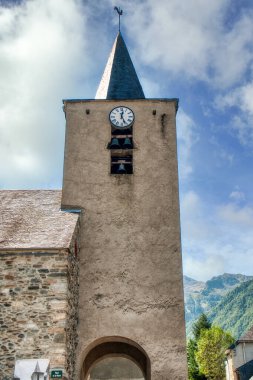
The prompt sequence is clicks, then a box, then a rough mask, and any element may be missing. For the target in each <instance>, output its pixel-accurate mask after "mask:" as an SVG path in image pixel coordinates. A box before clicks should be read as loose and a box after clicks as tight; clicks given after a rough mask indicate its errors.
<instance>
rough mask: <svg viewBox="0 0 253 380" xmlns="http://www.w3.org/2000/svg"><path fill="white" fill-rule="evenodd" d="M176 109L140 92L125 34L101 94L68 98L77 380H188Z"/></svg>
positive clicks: (67, 180)
mask: <svg viewBox="0 0 253 380" xmlns="http://www.w3.org/2000/svg"><path fill="white" fill-rule="evenodd" d="M177 108H178V100H177V99H146V98H145V97H144V93H143V90H142V87H141V85H140V82H139V79H138V77H137V74H136V72H135V69H134V66H133V63H132V61H131V58H130V56H129V53H128V50H127V47H126V45H125V42H124V40H123V37H122V35H121V33H120V32H119V34H118V35H117V37H116V40H115V42H114V45H113V48H112V51H111V54H110V56H109V59H108V62H107V65H106V68H105V71H104V75H103V77H102V80H101V83H100V85H99V88H98V91H97V94H96V99H95V100H85V99H80V100H64V111H65V115H66V143H65V159H64V179H63V191H62V208H65V209H75V208H76V209H81V210H82V212H81V242H80V270H79V274H80V276H79V277H80V288H79V323H78V336H79V343H78V347H77V351H76V371H77V379H78V380H85V379H100V378H101V379H102V378H103V379H104V378H111V379H116V378H117V379H123V378H124V379H125V378H127V379H145V380H150V379H152V380H162V379H164V380H167V379H170V380H176V379H182V380H183V379H184V380H185V379H186V378H187V370H186V350H185V323H184V303H183V287H182V263H181V247H180V221H179V199H178V169H177V151H176V126H175V117H176V112H177ZM106 361H107V362H106ZM127 362H129V363H130V364H129V363H127ZM131 366H132V367H131ZM108 368H109V369H108ZM113 368H114V369H113ZM115 368H116V369H115ZM105 373H109V375H108V377H103V376H104V374H105Z"/></svg>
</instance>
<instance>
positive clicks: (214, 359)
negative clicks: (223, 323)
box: [196, 326, 234, 380]
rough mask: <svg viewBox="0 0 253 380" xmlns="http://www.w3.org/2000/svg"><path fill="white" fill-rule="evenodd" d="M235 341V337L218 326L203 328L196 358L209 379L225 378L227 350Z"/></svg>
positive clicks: (219, 379)
mask: <svg viewBox="0 0 253 380" xmlns="http://www.w3.org/2000/svg"><path fill="white" fill-rule="evenodd" d="M233 342H234V339H233V337H232V336H231V335H230V334H229V333H227V332H225V331H223V330H222V329H221V328H220V327H218V326H213V327H211V328H210V329H202V330H201V332H200V337H199V340H198V342H197V352H196V360H197V363H198V365H199V369H200V372H202V373H203V374H204V375H205V376H206V378H207V379H208V380H224V379H225V378H226V377H225V363H224V362H225V350H226V349H227V347H229V346H230V345H231V344H232V343H233Z"/></svg>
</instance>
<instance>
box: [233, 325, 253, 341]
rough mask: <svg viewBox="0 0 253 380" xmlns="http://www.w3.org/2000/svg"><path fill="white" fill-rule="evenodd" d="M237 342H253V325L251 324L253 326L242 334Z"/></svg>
mask: <svg viewBox="0 0 253 380" xmlns="http://www.w3.org/2000/svg"><path fill="white" fill-rule="evenodd" d="M237 342H238V343H240V342H253V326H251V328H250V329H249V330H248V331H247V332H246V333H245V334H244V335H242V336H241V337H240V338H239V339H238V341H237Z"/></svg>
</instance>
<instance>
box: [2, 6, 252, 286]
mask: <svg viewBox="0 0 253 380" xmlns="http://www.w3.org/2000/svg"><path fill="white" fill-rule="evenodd" d="M115 5H116V6H118V7H121V8H122V9H123V17H122V34H123V37H124V39H125V42H126V44H127V47H128V50H129V52H130V55H131V57H132V60H133V63H134V65H135V68H136V71H137V73H138V76H139V79H140V82H141V83H142V87H143V90H144V93H145V96H146V97H147V98H149V97H150V98H155V97H158V98H160V97H161V98H179V111H178V114H177V139H178V160H179V186H180V207H181V233H182V253H183V268H184V274H185V275H187V276H189V277H192V278H194V279H196V280H202V281H206V280H208V279H210V278H211V277H213V276H217V275H220V274H223V273H224V272H226V273H243V274H246V275H252V274H253V269H252V268H253V183H252V164H253V150H252V148H253V38H252V36H253V21H252V20H253V3H252V1H251V0H240V1H238V0H212V1H209V0H181V1H180V2H179V1H178V0H156V1H153V0H139V1H138V0H124V1H123V0H117V1H116V0H115V1H112V0H100V1H94V0H86V1H85V0H27V1H25V0H23V1H22V0H15V1H14V0H12V1H7V0H0V188H1V189H59V188H61V185H62V172H63V154H64V133H65V119H64V114H63V111H62V99H72V98H74V99H78V98H80V99H89V98H94V97H95V93H96V89H97V87H98V84H99V81H100V79H101V76H102V73H103V70H104V67H105V64H106V61H107V58H108V56H109V53H110V50H111V48H112V45H113V42H114V39H115V37H116V35H117V30H118V16H117V14H116V12H115V11H114V9H113V8H114V6H115Z"/></svg>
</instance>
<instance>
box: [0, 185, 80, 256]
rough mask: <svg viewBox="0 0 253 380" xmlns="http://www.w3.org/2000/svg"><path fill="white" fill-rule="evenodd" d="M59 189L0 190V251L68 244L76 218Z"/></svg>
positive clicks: (51, 247) (55, 247)
mask: <svg viewBox="0 0 253 380" xmlns="http://www.w3.org/2000/svg"><path fill="white" fill-rule="evenodd" d="M60 206H61V191H59V190H1V191H0V218H1V223H0V251H3V250H12V249H14V250H15V249H60V248H68V247H69V245H70V242H71V239H72V236H73V233H74V231H75V227H76V224H77V220H78V215H77V214H72V213H68V212H63V211H61V210H60Z"/></svg>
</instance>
